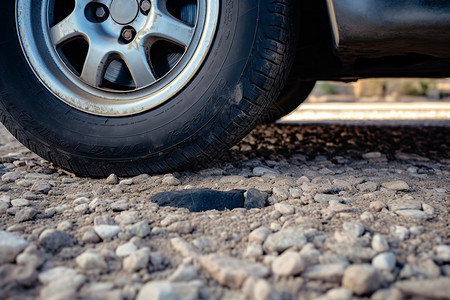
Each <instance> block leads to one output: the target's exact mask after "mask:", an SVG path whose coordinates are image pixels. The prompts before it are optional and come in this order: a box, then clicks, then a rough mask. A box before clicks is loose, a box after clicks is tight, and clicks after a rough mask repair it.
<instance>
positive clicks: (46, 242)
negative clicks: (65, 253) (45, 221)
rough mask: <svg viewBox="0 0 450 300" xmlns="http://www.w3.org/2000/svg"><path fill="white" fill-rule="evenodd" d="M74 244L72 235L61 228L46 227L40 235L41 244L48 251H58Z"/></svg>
mask: <svg viewBox="0 0 450 300" xmlns="http://www.w3.org/2000/svg"><path fill="white" fill-rule="evenodd" d="M71 244H72V240H71V238H70V236H69V235H68V234H67V233H65V232H63V231H60V230H56V229H46V230H44V231H43V232H42V233H41V235H40V236H39V245H40V246H41V247H42V248H44V249H45V250H46V251H47V252H51V253H56V252H58V251H59V250H60V249H61V248H64V247H69V246H70V245H71Z"/></svg>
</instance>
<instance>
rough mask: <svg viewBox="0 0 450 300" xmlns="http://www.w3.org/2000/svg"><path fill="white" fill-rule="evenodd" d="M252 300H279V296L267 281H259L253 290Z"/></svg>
mask: <svg viewBox="0 0 450 300" xmlns="http://www.w3.org/2000/svg"><path fill="white" fill-rule="evenodd" d="M253 299H258V300H281V299H283V298H282V296H281V294H280V293H279V292H278V291H277V290H276V289H275V288H274V287H273V286H272V285H271V284H270V283H269V282H268V281H267V280H264V279H259V280H258V281H256V283H255V285H254V288H253Z"/></svg>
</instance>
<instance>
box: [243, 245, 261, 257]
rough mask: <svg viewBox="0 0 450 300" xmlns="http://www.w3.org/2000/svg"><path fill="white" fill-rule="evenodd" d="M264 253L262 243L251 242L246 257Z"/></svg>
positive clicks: (258, 255)
mask: <svg viewBox="0 0 450 300" xmlns="http://www.w3.org/2000/svg"><path fill="white" fill-rule="evenodd" d="M263 253H264V251H263V248H262V246H261V244H260V243H250V244H248V246H247V249H246V250H245V253H244V257H247V258H248V257H260V256H262V255H263Z"/></svg>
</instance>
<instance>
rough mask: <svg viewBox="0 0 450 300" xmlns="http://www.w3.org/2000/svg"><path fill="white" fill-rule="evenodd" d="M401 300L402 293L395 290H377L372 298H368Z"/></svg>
mask: <svg viewBox="0 0 450 300" xmlns="http://www.w3.org/2000/svg"><path fill="white" fill-rule="evenodd" d="M403 299H404V296H403V294H402V292H400V290H399V289H396V288H389V289H383V290H378V291H376V292H375V293H373V295H372V297H370V300H403Z"/></svg>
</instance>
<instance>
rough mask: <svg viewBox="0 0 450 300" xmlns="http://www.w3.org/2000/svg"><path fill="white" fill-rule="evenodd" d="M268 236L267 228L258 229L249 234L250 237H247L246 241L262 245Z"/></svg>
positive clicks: (268, 230)
mask: <svg viewBox="0 0 450 300" xmlns="http://www.w3.org/2000/svg"><path fill="white" fill-rule="evenodd" d="M269 234H270V229H268V228H267V227H259V228H257V229H255V230H253V231H252V232H251V233H250V235H249V236H248V241H249V242H254V243H264V241H265V240H266V239H267V237H268V236H269Z"/></svg>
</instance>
